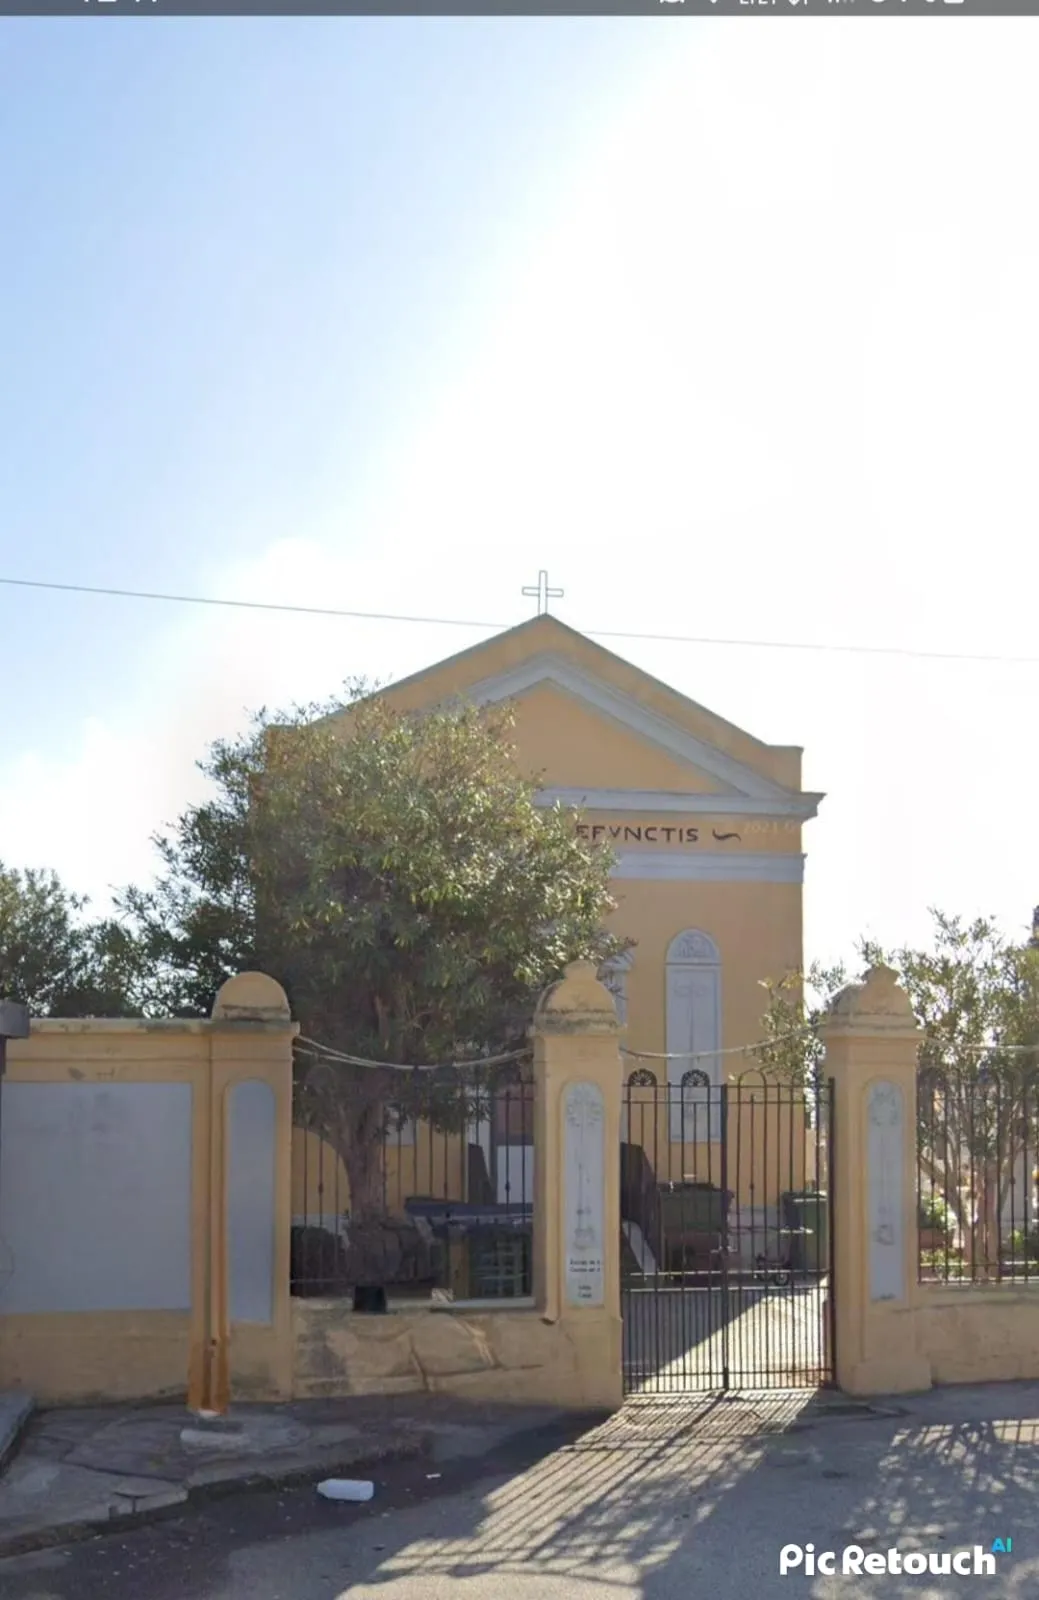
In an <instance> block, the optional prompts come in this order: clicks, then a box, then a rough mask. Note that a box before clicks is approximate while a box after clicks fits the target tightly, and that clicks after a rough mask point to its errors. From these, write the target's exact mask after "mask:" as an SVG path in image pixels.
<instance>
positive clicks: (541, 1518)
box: [0, 1385, 1039, 1600]
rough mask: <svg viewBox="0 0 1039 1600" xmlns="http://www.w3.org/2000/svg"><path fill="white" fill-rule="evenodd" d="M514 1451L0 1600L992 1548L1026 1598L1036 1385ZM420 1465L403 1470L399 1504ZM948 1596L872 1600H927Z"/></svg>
mask: <svg viewBox="0 0 1039 1600" xmlns="http://www.w3.org/2000/svg"><path fill="white" fill-rule="evenodd" d="M967 1419H969V1420H967ZM555 1445H556V1446H558V1438H557V1439H556V1440H555ZM524 1449H525V1450H526V1452H527V1454H526V1459H525V1460H520V1459H519V1456H513V1457H511V1458H509V1459H502V1460H499V1461H497V1462H490V1461H486V1460H485V1461H483V1462H481V1463H480V1464H479V1466H477V1465H476V1464H475V1463H474V1464H472V1466H471V1467H470V1468H469V1469H468V1475H466V1470H465V1468H464V1466H463V1465H462V1464H459V1468H458V1471H459V1472H460V1473H461V1475H460V1476H458V1475H456V1471H454V1470H447V1469H445V1471H444V1473H443V1478H442V1484H441V1485H440V1487H442V1489H443V1490H444V1493H443V1494H442V1495H440V1496H439V1497H434V1498H431V1499H427V1498H425V1497H424V1496H423V1497H422V1499H421V1500H420V1503H415V1502H414V1501H411V1502H409V1501H408V1500H407V1499H406V1498H403V1497H402V1492H401V1490H400V1488H399V1485H398V1489H397V1494H396V1497H395V1495H394V1488H393V1484H392V1482H391V1483H389V1484H388V1485H387V1490H386V1492H385V1493H384V1492H383V1490H382V1489H381V1488H380V1491H379V1496H378V1497H377V1499H376V1501H375V1502H373V1504H372V1505H371V1507H348V1506H330V1505H328V1504H327V1503H325V1502H320V1501H318V1500H317V1497H316V1496H314V1495H313V1493H312V1491H300V1492H299V1493H297V1494H296V1495H284V1496H277V1497H275V1496H273V1495H263V1496H256V1497H253V1498H252V1499H250V1500H239V1501H237V1502H236V1504H235V1507H234V1510H233V1527H232V1529H231V1532H233V1534H234V1537H233V1538H230V1537H229V1528H228V1514H227V1512H226V1511H222V1510H221V1508H219V1507H217V1506H214V1507H212V1508H210V1509H208V1510H207V1511H205V1512H202V1511H199V1512H196V1513H194V1514H193V1515H192V1516H190V1517H185V1518H181V1519H177V1520H175V1521H173V1522H171V1523H169V1524H163V1525H157V1526H154V1527H150V1528H142V1529H140V1530H138V1531H137V1532H136V1533H132V1534H127V1535H124V1536H122V1537H119V1536H113V1537H112V1538H108V1539H103V1540H99V1541H97V1542H96V1544H95V1545H93V1546H90V1547H87V1548H86V1549H84V1550H81V1551H80V1552H79V1554H78V1555H77V1553H76V1552H75V1551H72V1552H66V1553H58V1552H53V1553H48V1554H45V1555H44V1556H41V1557H40V1558H38V1560H36V1561H34V1562H30V1563H26V1564H22V1563H18V1564H17V1569H18V1570H17V1571H9V1570H6V1569H5V1570H4V1571H3V1577H2V1580H0V1581H2V1584H3V1592H4V1595H5V1600H41V1597H45V1600H131V1597H133V1600H137V1597H138V1596H139V1595H140V1594H142V1593H146V1594H147V1595H148V1597H149V1600H289V1597H291V1600H454V1597H457V1600H689V1597H690V1596H697V1595H702V1594H708V1595H709V1596H710V1600H746V1597H747V1596H748V1595H753V1596H754V1600H770V1597H771V1596H780V1595H787V1596H789V1595H790V1594H792V1593H800V1594H803V1595H806V1596H809V1597H811V1600H831V1597H833V1596H844V1595H848V1596H851V1595H854V1594H860V1593H862V1592H863V1579H862V1578H847V1579H843V1580H842V1579H840V1578H835V1579H830V1578H800V1579H798V1580H797V1582H796V1586H792V1584H791V1581H790V1580H789V1579H787V1578H781V1577H780V1575H779V1551H780V1549H781V1548H782V1547H783V1545H784V1544H788V1543H796V1544H800V1545H804V1544H806V1543H808V1542H809V1541H811V1542H812V1543H814V1544H815V1546H816V1548H817V1549H818V1550H837V1551H840V1550H841V1549H842V1548H843V1547H844V1546H845V1545H848V1544H852V1543H858V1544H861V1545H862V1546H863V1547H864V1548H865V1549H867V1550H868V1549H875V1550H880V1551H884V1550H886V1549H888V1548H890V1547H891V1546H893V1545H896V1544H897V1545H898V1546H899V1548H900V1549H902V1550H903V1551H905V1550H910V1549H923V1550H929V1549H936V1550H942V1549H946V1550H949V1551H953V1550H956V1549H957V1548H960V1547H970V1546H973V1545H975V1544H978V1543H982V1544H984V1545H985V1546H986V1548H987V1547H988V1546H989V1545H990V1544H991V1542H992V1540H993V1539H995V1538H1007V1537H1011V1538H1013V1539H1014V1542H1015V1554H1014V1555H1013V1556H1010V1557H1003V1558H1001V1561H1002V1563H1003V1564H1002V1565H1001V1566H1000V1568H999V1571H998V1573H997V1576H996V1578H995V1579H986V1580H985V1581H984V1588H985V1592H986V1593H988V1594H990V1595H993V1596H995V1597H1004V1600H1026V1597H1028V1600H1030V1597H1031V1596H1033V1595H1035V1594H1036V1593H1039V1556H1036V1554H1035V1553H1034V1552H1035V1547H1036V1541H1035V1539H1034V1537H1031V1536H1030V1530H1031V1528H1032V1527H1033V1525H1034V1509H1033V1508H1034V1495H1035V1488H1034V1486H1035V1483H1036V1472H1037V1468H1039V1386H1034V1385H1032V1386H1025V1385H1022V1386H1015V1385H1000V1386H989V1387H987V1388H985V1389H980V1390H971V1391H960V1392H959V1393H957V1391H936V1392H935V1393H933V1394H930V1395H925V1396H920V1397H917V1398H915V1399H913V1400H912V1401H907V1402H905V1403H904V1404H892V1405H891V1406H889V1407H887V1408H882V1407H872V1408H871V1407H865V1406H857V1405H855V1404H854V1403H852V1402H848V1401H846V1400H843V1399H842V1398H841V1397H839V1396H838V1397H835V1398H833V1399H831V1398H829V1397H823V1396H818V1395H813V1394H811V1393H808V1392H801V1393H789V1394H780V1393H771V1394H753V1393H743V1394H733V1395H729V1396H726V1397H709V1396H699V1397H696V1396H694V1397H689V1396H686V1397H684V1398H679V1397H677V1396H676V1397H653V1398H649V1399H641V1398H638V1399H632V1400H630V1401H629V1402H628V1404H627V1405H625V1407H624V1408H623V1410H622V1411H620V1412H619V1413H618V1414H617V1415H616V1416H614V1417H612V1418H610V1419H609V1420H608V1421H606V1422H604V1423H602V1424H601V1425H599V1426H596V1427H593V1428H590V1429H588V1431H585V1432H583V1433H582V1434H581V1435H580V1437H576V1438H575V1437H572V1436H571V1438H570V1440H569V1442H567V1443H565V1444H563V1445H562V1446H561V1447H553V1443H552V1442H551V1441H550V1439H549V1437H548V1436H546V1439H545V1441H544V1442H543V1443H542V1445H541V1446H540V1452H541V1453H539V1449H538V1446H537V1445H535V1444H534V1443H533V1442H531V1441H528V1442H527V1444H526V1445H525V1446H524ZM428 1466H429V1464H428V1463H424V1464H420V1465H418V1466H417V1467H415V1468H413V1469H412V1470H413V1471H414V1472H415V1473H416V1480H415V1481H416V1486H417V1485H418V1481H419V1479H420V1478H424V1476H425V1472H426V1470H428ZM477 1473H479V1474H480V1476H476V1474H477ZM427 1487H428V1486H427ZM119 1574H121V1576H118V1575H119ZM954 1581H955V1580H951V1579H948V1578H938V1579H933V1578H932V1579H930V1580H928V1579H926V1578H924V1579H916V1578H911V1577H909V1578H907V1577H898V1576H894V1575H888V1576H885V1577H884V1578H882V1579H879V1580H874V1588H875V1592H877V1593H878V1594H879V1593H882V1594H883V1595H884V1597H885V1600H902V1597H908V1596H916V1597H917V1600H919V1597H920V1596H926V1597H927V1600H944V1597H945V1596H947V1595H948V1594H950V1593H952V1592H955V1590H954V1588H953V1584H954ZM865 1582H866V1587H869V1580H868V1579H866V1580H865ZM968 1582H969V1580H968ZM958 1587H959V1585H957V1588H958Z"/></svg>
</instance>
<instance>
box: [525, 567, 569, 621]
mask: <svg viewBox="0 0 1039 1600" xmlns="http://www.w3.org/2000/svg"><path fill="white" fill-rule="evenodd" d="M523 593H524V594H525V595H529V596H530V598H531V599H532V600H536V601H537V603H538V609H537V615H538V616H539V617H543V616H546V615H547V613H548V602H549V601H550V600H562V598H563V591H562V589H550V588H549V587H548V573H547V572H539V573H538V582H537V588H536V589H535V588H526V589H524V591H523Z"/></svg>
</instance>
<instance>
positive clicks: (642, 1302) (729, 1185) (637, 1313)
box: [621, 1069, 834, 1393]
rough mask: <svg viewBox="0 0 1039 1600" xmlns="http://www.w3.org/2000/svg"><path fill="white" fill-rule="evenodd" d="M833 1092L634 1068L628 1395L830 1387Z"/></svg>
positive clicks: (624, 1223)
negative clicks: (670, 1078) (667, 1076)
mask: <svg viewBox="0 0 1039 1600" xmlns="http://www.w3.org/2000/svg"><path fill="white" fill-rule="evenodd" d="M832 1108H833V1093H832V1084H831V1083H829V1082H821V1083H819V1084H818V1085H816V1086H813V1087H812V1088H809V1089H807V1090H806V1089H804V1088H803V1087H801V1086H799V1085H792V1084H789V1083H781V1082H774V1081H770V1080H768V1079H766V1078H765V1077H763V1075H762V1074H761V1073H758V1072H751V1073H744V1074H743V1075H742V1076H740V1077H739V1078H737V1079H733V1080H731V1081H730V1082H728V1083H726V1084H723V1085H721V1086H718V1085H715V1084H713V1083H711V1082H710V1080H709V1079H708V1077H707V1075H706V1074H705V1073H703V1072H698V1071H694V1072H687V1073H686V1074H685V1075H684V1077H683V1079H682V1081H681V1083H679V1084H675V1083H668V1084H658V1082H657V1080H656V1077H655V1075H654V1073H652V1072H650V1071H648V1070H646V1069H641V1070H639V1071H636V1072H633V1073H632V1074H631V1076H630V1078H629V1079H628V1082H627V1084H626V1086H625V1089H624V1101H623V1117H622V1127H621V1138H622V1144H621V1277H622V1309H623V1313H624V1383H625V1389H626V1391H627V1392H628V1393H636V1392H641V1393H661V1392H674V1391H677V1390H686V1389H693V1390H726V1389H740V1388H742V1389H800V1388H815V1387H818V1386H821V1385H825V1384H828V1383H831V1382H832V1381H833V1370H834V1368H833V1360H834V1299H833V1293H834V1275H833V1262H832V1241H833V1228H832V1226H831V1217H830V1201H829V1197H830V1195H831V1194H832V1192H833V1185H832V1162H833V1120H832V1115H833V1113H832Z"/></svg>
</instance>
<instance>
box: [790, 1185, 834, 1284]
mask: <svg viewBox="0 0 1039 1600" xmlns="http://www.w3.org/2000/svg"><path fill="white" fill-rule="evenodd" d="M780 1203H781V1205H782V1208H783V1226H784V1227H785V1228H789V1229H790V1265H791V1267H792V1268H793V1270H794V1271H795V1272H825V1271H826V1269H827V1268H828V1266H829V1264H830V1237H829V1221H830V1216H829V1202H828V1197H827V1196H826V1195H825V1194H819V1193H818V1192H817V1191H816V1190H814V1189H813V1190H807V1191H804V1192H802V1193H788V1194H784V1195H783V1196H782V1197H781V1202H780Z"/></svg>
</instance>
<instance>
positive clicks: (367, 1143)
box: [328, 1069, 401, 1287]
mask: <svg viewBox="0 0 1039 1600" xmlns="http://www.w3.org/2000/svg"><path fill="white" fill-rule="evenodd" d="M362 1070H363V1069H362ZM378 1087H379V1086H377V1085H376V1084H374V1083H371V1082H363V1081H362V1082H361V1083H350V1082H349V1081H348V1082H345V1083H343V1084H342V1085H341V1086H340V1092H339V1094H338V1095H337V1097H336V1099H337V1103H336V1104H335V1106H334V1107H330V1108H329V1109H330V1111H331V1112H332V1114H331V1116H330V1117H329V1118H328V1127H329V1140H330V1142H331V1143H332V1144H333V1145H334V1146H335V1150H336V1153H337V1155H338V1156H339V1158H340V1159H341V1161H342V1163H343V1166H344V1167H345V1168H346V1177H347V1182H348V1184H349V1186H350V1216H349V1221H348V1223H347V1246H346V1271H347V1278H348V1281H349V1285H350V1287H357V1286H358V1285H362V1286H368V1285H372V1286H380V1285H384V1284H386V1283H388V1282H392V1281H393V1278H394V1276H395V1275H396V1273H397V1271H398V1269H399V1267H400V1256H401V1245H400V1237H399V1232H398V1230H397V1229H396V1228H395V1227H394V1226H393V1225H392V1223H391V1221H390V1219H389V1218H388V1216H387V1212H386V1199H385V1160H386V1142H385V1120H386V1113H385V1103H384V1099H383V1096H382V1095H381V1094H380V1093H379V1092H378Z"/></svg>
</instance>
